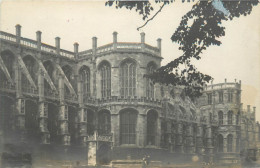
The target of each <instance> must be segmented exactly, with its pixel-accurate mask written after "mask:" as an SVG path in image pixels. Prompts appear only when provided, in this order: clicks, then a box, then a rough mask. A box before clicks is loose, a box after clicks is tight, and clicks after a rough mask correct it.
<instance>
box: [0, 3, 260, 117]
mask: <svg viewBox="0 0 260 168" xmlns="http://www.w3.org/2000/svg"><path fill="white" fill-rule="evenodd" d="M0 2H1V0H0ZM192 5H193V2H192V3H181V0H179V1H176V2H175V3H173V4H171V5H167V6H165V7H164V8H163V10H162V12H161V13H159V14H158V15H157V16H156V17H155V18H154V19H153V20H152V21H151V22H149V23H148V24H147V25H146V26H145V27H144V28H142V29H141V30H139V31H137V27H139V26H141V25H143V24H144V21H143V20H142V18H141V16H140V15H138V13H136V12H135V11H134V10H133V11H130V10H126V9H115V8H114V7H107V6H105V1H95V2H94V1H83V0H77V1H76V0H71V1H68V0H52V1H51V0H37V1H36V0H2V2H1V5H0V30H2V31H5V32H9V33H15V25H16V24H20V25H21V26H22V36H23V37H26V38H31V39H36V33H35V32H36V31H38V30H40V31H42V42H44V43H47V44H50V45H54V44H55V40H54V39H55V37H57V36H59V37H60V38H61V48H63V49H67V50H70V51H73V43H74V42H78V43H79V50H80V51H83V50H87V49H90V48H91V46H92V37H94V36H96V37H97V38H98V46H101V45H104V44H107V43H111V42H112V40H113V39H112V33H113V32H114V31H117V32H118V41H119V42H140V33H141V32H145V34H146V37H145V38H146V39H145V40H146V43H148V44H150V45H153V46H156V40H157V38H161V39H162V56H163V57H164V59H163V61H162V65H165V64H167V63H168V62H169V61H171V60H173V59H174V58H177V57H178V56H180V55H181V54H182V52H181V51H179V50H178V44H175V43H172V41H171V40H170V37H171V35H172V34H173V33H174V31H175V29H176V28H177V26H178V25H179V23H180V20H181V17H182V16H183V15H184V14H185V13H187V12H188V11H189V10H190V9H191V7H192ZM158 8H159V6H157V7H155V11H156V9H158ZM223 24H224V25H225V26H226V35H225V37H221V38H220V40H221V42H222V45H221V46H211V47H209V48H208V49H207V51H204V52H203V54H202V59H201V60H199V61H194V62H193V63H194V64H195V65H196V66H197V68H198V70H200V71H201V72H203V73H206V74H208V75H211V76H212V77H213V78H214V82H213V83H221V82H224V79H225V78H226V79H227V81H228V82H234V81H235V79H236V80H237V81H239V80H241V81H242V102H243V104H244V108H246V105H248V104H249V105H251V107H252V106H256V111H257V114H256V116H257V120H258V121H260V112H259V111H260V110H259V109H260V47H259V46H260V5H258V6H257V7H254V8H253V11H252V13H251V15H249V16H246V17H244V16H242V17H240V18H235V19H234V20H233V21H228V22H224V23H223Z"/></svg>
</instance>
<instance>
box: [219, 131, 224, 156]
mask: <svg viewBox="0 0 260 168" xmlns="http://www.w3.org/2000/svg"><path fill="white" fill-rule="evenodd" d="M223 147H224V146H223V136H222V135H221V134H219V135H218V152H223Z"/></svg>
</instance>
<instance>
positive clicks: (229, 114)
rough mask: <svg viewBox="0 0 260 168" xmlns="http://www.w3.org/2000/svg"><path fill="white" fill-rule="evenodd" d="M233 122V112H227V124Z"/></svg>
mask: <svg viewBox="0 0 260 168" xmlns="http://www.w3.org/2000/svg"><path fill="white" fill-rule="evenodd" d="M232 120H233V111H228V124H230V125H231V124H232Z"/></svg>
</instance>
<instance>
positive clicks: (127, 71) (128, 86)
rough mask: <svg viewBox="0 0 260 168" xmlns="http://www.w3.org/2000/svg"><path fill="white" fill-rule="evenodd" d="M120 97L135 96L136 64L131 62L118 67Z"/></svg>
mask: <svg viewBox="0 0 260 168" xmlns="http://www.w3.org/2000/svg"><path fill="white" fill-rule="evenodd" d="M120 83H121V90H120V95H121V96H123V97H128V96H135V95H136V64H135V62H133V61H131V60H127V61H125V62H124V63H123V64H122V65H121V66H120Z"/></svg>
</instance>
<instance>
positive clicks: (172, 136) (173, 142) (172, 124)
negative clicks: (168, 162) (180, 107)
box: [170, 123, 176, 152]
mask: <svg viewBox="0 0 260 168" xmlns="http://www.w3.org/2000/svg"><path fill="white" fill-rule="evenodd" d="M170 136H171V147H170V151H171V152H175V144H176V142H175V139H176V138H175V136H176V135H175V125H174V123H171V135H170Z"/></svg>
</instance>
